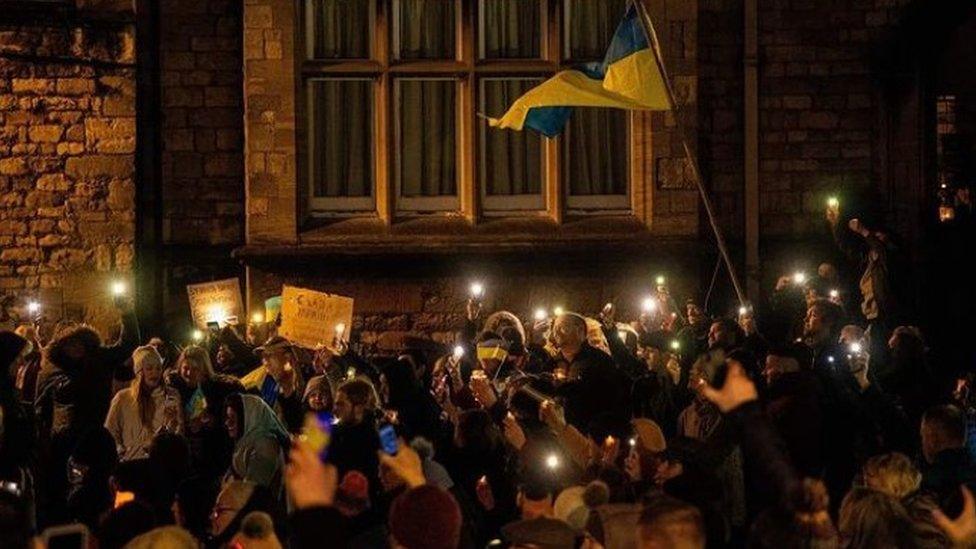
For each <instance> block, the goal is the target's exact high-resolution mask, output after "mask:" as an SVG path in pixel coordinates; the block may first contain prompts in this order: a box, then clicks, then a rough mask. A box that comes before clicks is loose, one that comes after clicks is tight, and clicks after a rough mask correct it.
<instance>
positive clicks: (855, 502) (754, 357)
mask: <svg viewBox="0 0 976 549" xmlns="http://www.w3.org/2000/svg"><path fill="white" fill-rule="evenodd" d="M827 217H828V221H829V223H830V225H831V227H832V229H833V230H834V234H835V237H836V239H837V242H838V243H839V244H840V245H841V249H842V250H843V251H844V252H845V253H846V254H847V256H848V257H850V258H851V260H852V261H853V262H854V263H853V264H854V265H856V268H857V269H859V271H860V272H861V273H863V276H861V278H860V279H859V281H858V282H857V284H856V285H854V284H852V285H851V286H850V287H852V288H856V290H854V291H847V290H846V289H845V288H847V287H848V286H847V285H845V283H844V281H843V280H841V279H840V276H839V275H838V269H837V268H835V266H834V265H831V264H830V263H824V264H822V265H820V268H819V269H818V271H817V273H816V275H812V274H811V275H810V276H805V275H803V273H796V274H794V275H790V276H784V277H783V278H782V279H780V280H779V281H778V282H777V284H776V286H775V288H774V289H772V293H771V295H770V296H769V298H768V299H767V300H765V303H767V306H766V307H765V310H764V311H763V314H761V315H759V314H757V313H758V311H754V310H753V308H752V307H751V306H750V305H749V304H747V303H743V304H738V307H737V309H738V310H736V311H734V312H732V313H731V314H730V315H729V316H721V315H720V316H717V317H711V316H709V314H708V312H707V311H706V310H704V307H703V306H702V304H700V303H698V302H696V301H694V300H688V301H686V302H685V303H684V304H683V306H679V305H678V301H677V300H676V299H675V296H672V295H671V292H670V290H669V285H668V284H667V282H666V280H664V279H663V277H662V278H659V279H658V280H656V283H655V284H654V286H655V289H654V290H653V292H652V294H651V295H649V296H648V298H647V299H646V300H645V301H644V302H643V303H642V306H641V313H640V315H639V317H638V318H636V319H634V320H633V321H626V320H624V319H619V318H617V316H618V315H617V307H616V306H615V304H613V303H608V304H606V306H604V307H603V309H602V311H600V312H599V313H597V314H593V315H591V316H589V317H587V316H584V315H581V314H577V313H573V312H564V311H558V312H556V313H553V312H547V311H536V312H534V314H533V315H532V318H530V319H524V321H523V320H520V319H519V318H517V316H516V315H513V314H511V313H509V312H505V311H498V312H494V313H492V314H488V311H484V310H483V308H484V306H483V302H482V300H481V291H480V288H479V291H478V292H474V294H475V295H473V296H472V298H471V299H470V300H469V301H468V303H467V310H466V311H465V313H466V314H465V317H466V321H465V323H464V325H463V326H459V327H458V328H459V329H458V332H457V337H456V341H455V342H454V345H453V346H450V347H448V348H436V347H435V346H432V345H430V342H429V341H428V342H426V344H425V345H420V344H415V343H416V342H412V341H407V342H405V343H404V346H403V348H402V349H400V350H399V352H398V353H396V354H394V355H393V356H379V355H377V356H361V355H360V354H359V353H357V352H355V351H353V350H352V349H351V347H350V345H348V344H347V343H345V342H344V341H343V340H341V339H339V338H337V339H336V341H334V342H333V344H331V345H328V346H324V347H320V348H318V349H305V348H301V347H299V346H297V345H294V344H293V343H292V342H290V341H288V340H287V339H285V338H284V337H282V336H280V335H278V334H277V333H276V323H275V322H274V321H271V322H268V323H261V324H250V325H247V326H236V325H228V326H225V327H223V328H221V329H216V330H211V331H210V332H209V333H208V334H207V335H206V337H205V338H204V339H203V341H201V342H199V344H193V345H189V346H186V347H182V348H180V347H177V346H175V345H173V344H172V343H169V342H167V341H164V340H163V339H160V338H158V337H154V338H151V339H149V340H148V341H143V340H142V338H141V336H140V331H139V326H138V325H137V322H136V319H135V314H134V312H133V309H132V307H131V304H130V303H127V302H126V300H125V299H120V300H119V303H118V305H119V308H120V311H121V317H122V329H121V334H120V336H119V338H118V341H117V342H115V343H114V344H107V343H105V342H103V341H102V339H101V337H100V336H99V334H98V333H97V332H96V331H94V330H93V329H92V328H90V327H88V326H85V325H76V324H68V323H62V324H60V325H58V326H56V327H55V328H54V329H53V330H41V329H38V328H39V326H37V325H35V324H31V323H25V324H23V325H21V326H19V327H17V329H16V330H15V331H4V332H0V365H2V366H4V367H5V369H4V371H3V373H2V375H0V481H2V484H0V547H4V548H8V547H9V548H18V549H19V548H27V547H32V546H34V545H33V544H34V543H44V542H48V543H50V544H51V545H50V546H51V547H55V546H58V547H64V546H67V545H64V541H63V539H64V538H63V536H62V538H58V537H57V536H58V535H59V534H58V533H59V532H63V531H65V529H64V528H63V527H61V529H60V530H59V529H58V528H57V527H59V526H62V525H66V524H69V525H81V526H83V528H82V527H77V528H75V529H74V530H71V528H69V529H68V530H69V531H71V532H76V533H77V532H87V534H86V535H89V536H90V537H89V540H90V542H91V543H92V544H97V545H91V546H92V547H95V546H97V547H100V548H104V549H114V548H121V547H133V548H144V547H145V548H149V547H173V548H177V547H187V548H191V547H214V548H222V547H234V548H248V547H255V548H257V547H262V548H273V547H282V546H290V547H298V548H304V547H402V548H407V549H427V548H430V549H447V548H455V547H462V548H471V547H495V546H507V547H538V548H564V547H565V548H573V547H593V548H596V547H606V548H638V547H640V548H695V547H764V548H766V547H768V548H789V547H824V548H830V547H850V548H867V547H905V548H915V547H953V546H969V545H974V544H976V504H974V500H973V495H972V493H971V492H970V491H969V489H968V488H967V485H970V484H971V483H973V482H976V453H974V452H976V444H974V443H976V436H969V433H970V432H971V431H973V430H974V429H976V402H974V399H976V395H974V394H972V393H971V391H970V382H971V379H970V378H968V377H966V376H961V377H960V376H956V375H949V374H943V373H942V372H949V371H952V370H951V369H949V368H943V369H936V368H932V367H931V366H930V365H929V364H928V363H927V353H928V351H927V348H926V342H925V339H924V336H923V334H922V333H921V331H920V330H919V329H918V328H916V327H914V326H912V325H911V324H910V323H911V320H912V318H911V314H912V313H911V307H909V306H908V303H909V300H908V299H907V298H905V297H904V292H903V288H904V287H905V286H906V285H905V281H904V280H900V278H901V276H902V275H903V274H904V272H905V271H904V270H902V269H901V268H900V267H899V265H898V257H899V251H898V249H897V247H896V246H895V243H894V241H893V239H892V238H891V237H890V235H888V234H886V233H885V231H883V230H882V229H879V228H872V227H868V226H866V225H865V224H863V223H861V222H859V221H858V220H856V219H855V220H850V221H849V222H848V223H847V224H844V223H841V222H840V216H839V212H837V211H836V210H835V209H834V210H828V216H827ZM354 337H355V334H354ZM962 366H964V365H959V367H958V369H959V370H962ZM51 527H55V528H54V530H50V529H49V528H51ZM41 532H48V535H44V536H41V535H39V533H41ZM58 539H61V540H62V541H60V542H57V541H56V540H58ZM79 539H80V538H79ZM52 540H53V541H52ZM58 543H61V545H58Z"/></svg>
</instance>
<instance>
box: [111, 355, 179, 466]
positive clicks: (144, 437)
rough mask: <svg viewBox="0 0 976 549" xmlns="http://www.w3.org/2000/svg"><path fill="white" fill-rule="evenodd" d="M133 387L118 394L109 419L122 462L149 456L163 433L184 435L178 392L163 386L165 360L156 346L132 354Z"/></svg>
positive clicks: (113, 402) (113, 401)
mask: <svg viewBox="0 0 976 549" xmlns="http://www.w3.org/2000/svg"><path fill="white" fill-rule="evenodd" d="M132 369H133V371H134V372H135V374H136V377H135V379H133V380H132V384H131V385H130V386H129V387H127V388H125V389H122V390H121V391H119V392H118V393H116V395H115V397H114V398H113V399H112V404H111V406H110V407H109V410H108V416H107V417H106V418H105V428H106V429H108V431H109V432H110V433H112V437H113V438H114V439H115V444H116V446H117V447H118V451H119V460H121V461H129V460H132V459H139V458H143V457H146V456H147V455H148V454H149V445H150V444H151V443H152V440H153V437H155V436H156V434H157V433H159V432H160V431H163V430H165V431H170V432H176V433H182V432H183V413H182V410H181V406H180V395H179V393H178V392H177V391H176V389H174V388H172V387H167V386H165V385H163V384H162V379H163V359H162V357H161V356H160V355H159V352H158V351H157V350H156V348H155V347H152V346H150V345H145V346H142V347H138V348H137V349H136V350H135V351H133V353H132Z"/></svg>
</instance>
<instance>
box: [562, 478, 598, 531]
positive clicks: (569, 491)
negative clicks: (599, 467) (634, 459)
mask: <svg viewBox="0 0 976 549" xmlns="http://www.w3.org/2000/svg"><path fill="white" fill-rule="evenodd" d="M609 500H610V488H609V487H608V486H607V485H606V483H604V482H602V481H599V480H595V481H593V482H590V483H589V484H587V485H586V486H570V487H569V488H566V489H565V490H563V491H562V492H561V493H560V494H559V497H557V498H556V503H555V504H553V515H554V516H555V517H556V518H557V519H559V520H561V521H563V522H565V523H566V524H568V525H569V526H570V527H571V528H573V529H574V530H576V531H577V532H582V531H583V529H584V528H586V522H587V521H588V520H589V518H590V513H591V512H592V510H593V509H596V508H597V507H599V506H601V505H605V504H606V503H607V502H608V501H609Z"/></svg>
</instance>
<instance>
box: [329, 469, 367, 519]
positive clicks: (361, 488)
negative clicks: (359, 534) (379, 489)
mask: <svg viewBox="0 0 976 549" xmlns="http://www.w3.org/2000/svg"><path fill="white" fill-rule="evenodd" d="M336 505H337V506H338V507H339V508H340V509H341V510H346V511H348V512H349V513H350V514H356V513H358V512H361V511H363V510H364V509H366V508H367V507H369V479H367V478H366V475H364V474H362V473H360V472H359V471H356V470H352V471H349V472H348V473H346V474H345V475H344V476H343V477H342V482H340V483H339V490H338V492H337V493H336Z"/></svg>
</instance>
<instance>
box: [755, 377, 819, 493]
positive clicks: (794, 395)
mask: <svg viewBox="0 0 976 549" xmlns="http://www.w3.org/2000/svg"><path fill="white" fill-rule="evenodd" d="M821 401H822V388H821V386H820V381H819V380H818V379H817V376H816V375H815V374H814V373H813V372H812V371H809V370H801V371H799V372H790V373H787V374H783V375H782V376H780V377H778V378H777V379H775V380H774V381H773V383H772V384H770V386H769V387H768V389H767V391H766V405H765V408H766V413H767V414H768V415H769V419H770V421H771V422H772V424H773V425H774V426H775V427H776V432H777V433H778V434H779V436H780V437H781V438H782V439H783V441H784V442H785V444H786V451H787V453H788V455H789V456H790V460H791V461H792V463H793V465H794V466H795V467H796V470H797V472H798V473H799V474H800V475H801V476H807V477H818V476H820V475H821V474H823V467H824V456H823V442H824V436H823V434H824V433H823V428H824V418H823V411H822V409H821V407H820V406H821Z"/></svg>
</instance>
